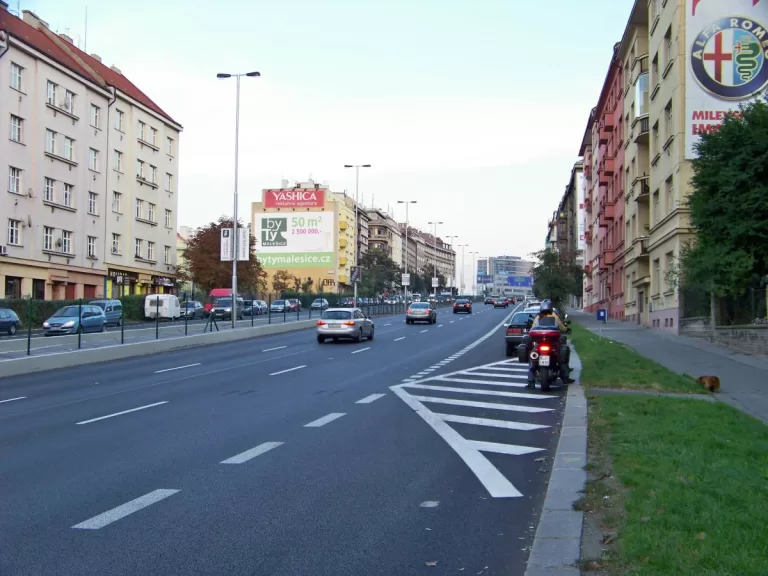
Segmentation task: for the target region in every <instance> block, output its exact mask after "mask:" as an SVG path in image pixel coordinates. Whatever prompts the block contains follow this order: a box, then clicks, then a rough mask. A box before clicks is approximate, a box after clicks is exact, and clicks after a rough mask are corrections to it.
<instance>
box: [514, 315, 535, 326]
mask: <svg viewBox="0 0 768 576" xmlns="http://www.w3.org/2000/svg"><path fill="white" fill-rule="evenodd" d="M528 320H533V314H529V313H528V312H518V313H517V314H515V315H514V316H512V320H511V321H510V324H525V323H526V322H528Z"/></svg>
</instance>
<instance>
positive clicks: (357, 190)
mask: <svg viewBox="0 0 768 576" xmlns="http://www.w3.org/2000/svg"><path fill="white" fill-rule="evenodd" d="M370 167H371V165H370V164H344V168H354V169H355V268H356V269H357V278H355V280H354V282H352V288H353V290H354V298H355V306H357V283H358V281H359V280H360V269H359V266H360V238H359V232H358V230H359V227H360V220H359V216H358V205H359V203H360V198H359V194H360V168H370ZM350 276H351V274H350Z"/></svg>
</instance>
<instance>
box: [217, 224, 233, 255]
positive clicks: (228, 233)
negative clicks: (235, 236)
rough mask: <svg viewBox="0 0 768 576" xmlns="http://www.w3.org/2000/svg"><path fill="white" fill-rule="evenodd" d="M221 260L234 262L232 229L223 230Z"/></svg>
mask: <svg viewBox="0 0 768 576" xmlns="http://www.w3.org/2000/svg"><path fill="white" fill-rule="evenodd" d="M220 232H221V243H220V255H219V259H220V260H221V261H222V262H232V228H222V229H221V231H220Z"/></svg>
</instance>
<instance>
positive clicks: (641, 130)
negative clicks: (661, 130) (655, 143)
mask: <svg viewBox="0 0 768 576" xmlns="http://www.w3.org/2000/svg"><path fill="white" fill-rule="evenodd" d="M649 133H650V124H649V118H648V115H645V116H640V117H639V118H635V121H634V122H632V130H631V132H630V134H629V136H630V140H632V141H633V142H634V143H635V144H637V145H638V146H647V145H648V135H649Z"/></svg>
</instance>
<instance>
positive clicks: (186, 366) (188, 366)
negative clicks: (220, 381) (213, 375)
mask: <svg viewBox="0 0 768 576" xmlns="http://www.w3.org/2000/svg"><path fill="white" fill-rule="evenodd" d="M200 364H201V362H197V363H195V364H185V365H184V366H176V367H175V368H165V369H164V370H155V374H162V373H163V372H173V371H174V370H183V369H184V368H192V367H194V366H200Z"/></svg>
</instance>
